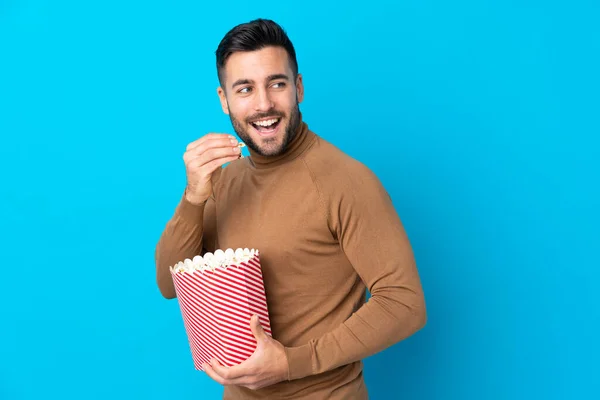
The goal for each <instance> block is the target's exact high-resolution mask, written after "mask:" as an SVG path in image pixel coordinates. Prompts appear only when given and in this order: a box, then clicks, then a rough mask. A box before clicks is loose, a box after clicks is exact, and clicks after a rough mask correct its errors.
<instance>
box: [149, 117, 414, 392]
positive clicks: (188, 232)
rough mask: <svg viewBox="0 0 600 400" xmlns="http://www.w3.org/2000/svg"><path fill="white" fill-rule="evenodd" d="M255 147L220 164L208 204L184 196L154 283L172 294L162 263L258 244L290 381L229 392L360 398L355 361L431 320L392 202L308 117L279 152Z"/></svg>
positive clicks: (163, 242) (160, 248)
mask: <svg viewBox="0 0 600 400" xmlns="http://www.w3.org/2000/svg"><path fill="white" fill-rule="evenodd" d="M250 153H251V154H250V157H247V158H243V159H240V160H237V161H234V162H232V163H230V164H229V165H228V166H226V167H225V168H223V169H221V170H220V171H221V172H220V173H219V174H217V176H215V177H214V179H213V196H212V197H211V198H210V199H209V200H208V201H207V202H206V204H204V205H200V206H196V205H193V204H191V203H189V202H187V201H186V200H185V198H184V197H182V199H181V202H180V203H179V205H178V206H177V207H176V209H175V213H174V215H173V216H172V218H171V219H170V220H169V222H168V223H167V226H166V227H165V230H164V232H163V233H162V236H161V237H160V240H159V242H158V244H157V247H156V273H157V282H158V287H159V289H160V291H161V293H162V295H163V296H164V297H166V298H174V297H175V296H176V295H175V289H174V286H173V282H172V280H171V276H170V272H169V266H171V265H173V264H175V263H177V262H178V261H180V260H184V259H185V258H192V257H193V256H194V255H196V254H201V253H204V252H206V251H211V252H213V251H214V250H215V249H217V248H221V249H226V248H233V249H235V248H238V247H241V248H246V247H247V248H256V249H259V250H260V252H261V265H262V268H263V276H264V284H265V291H266V293H267V303H268V307H269V314H270V320H271V328H272V332H273V338H274V339H276V340H278V341H279V342H281V343H282V344H283V345H284V346H285V350H286V354H287V358H288V365H289V377H288V380H286V381H284V382H280V383H278V384H275V385H273V386H271V387H267V388H263V389H260V390H258V391H251V390H249V389H246V388H241V387H232V386H228V387H226V388H225V391H224V399H279V398H281V399H311V400H318V399H332V400H335V399H367V398H368V395H367V389H366V386H365V383H364V378H363V374H362V367H363V364H362V362H361V359H363V358H365V357H367V356H370V355H372V354H374V353H376V352H379V351H381V350H383V349H385V348H387V347H389V346H390V345H392V344H394V343H396V342H398V341H400V340H402V339H404V338H406V337H408V336H410V335H412V334H413V333H414V332H416V331H417V330H419V329H420V328H421V327H422V326H423V325H424V324H425V320H426V312H425V301H424V297H423V291H422V287H421V283H420V279H419V275H418V272H417V268H416V265H415V260H414V257H413V253H412V250H411V246H410V243H409V241H408V238H407V235H406V233H405V231H404V229H403V226H402V223H401V221H400V219H399V217H398V215H397V213H396V211H395V209H394V207H393V204H392V202H391V199H390V197H389V196H388V194H387V192H386V191H385V189H384V188H383V187H382V185H381V183H380V181H379V180H378V179H377V177H376V176H375V175H374V174H373V173H372V172H371V171H370V170H369V169H368V168H367V167H365V166H364V165H363V164H361V163H360V162H358V161H356V160H354V159H352V158H351V157H349V156H347V155H345V154H344V153H342V152H341V151H340V150H338V149H337V148H336V147H334V146H333V145H332V144H330V143H328V142H327V141H325V140H323V139H322V138H320V137H318V136H317V135H316V134H315V133H313V132H312V131H311V130H309V128H308V126H307V125H306V123H304V122H303V123H302V124H301V125H300V127H299V129H298V131H297V135H296V136H295V138H294V139H293V141H292V142H291V143H290V145H289V147H288V149H287V150H286V152H285V154H283V155H281V156H278V157H262V156H260V155H258V154H255V153H254V152H252V151H250ZM366 289H368V290H369V291H370V294H371V297H370V299H369V301H368V302H366V292H365V290H366ZM400 362H401V361H400Z"/></svg>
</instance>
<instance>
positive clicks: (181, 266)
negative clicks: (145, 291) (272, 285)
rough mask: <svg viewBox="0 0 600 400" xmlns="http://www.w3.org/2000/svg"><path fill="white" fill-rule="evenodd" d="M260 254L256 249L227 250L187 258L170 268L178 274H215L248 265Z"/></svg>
mask: <svg viewBox="0 0 600 400" xmlns="http://www.w3.org/2000/svg"><path fill="white" fill-rule="evenodd" d="M257 254H258V250H255V249H247V248H246V249H241V248H238V249H235V250H233V249H227V250H225V251H223V250H220V249H219V250H216V251H215V252H214V254H213V253H210V252H208V253H206V254H204V256H200V255H197V256H194V258H193V259H191V260H190V259H189V258H186V259H185V260H183V261H179V262H178V263H177V264H175V265H173V266H171V267H169V269H170V271H171V272H177V273H190V274H191V273H194V272H196V271H200V272H204V271H207V270H209V271H211V272H214V271H215V270H216V269H217V268H228V267H229V266H232V265H239V264H241V263H247V262H248V261H250V259H252V258H253V257H254V256H255V255H257Z"/></svg>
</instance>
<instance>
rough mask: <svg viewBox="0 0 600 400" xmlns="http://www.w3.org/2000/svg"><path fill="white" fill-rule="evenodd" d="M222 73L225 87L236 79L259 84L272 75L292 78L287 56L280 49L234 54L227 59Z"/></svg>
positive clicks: (268, 48) (283, 50) (271, 48)
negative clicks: (223, 73)
mask: <svg viewBox="0 0 600 400" xmlns="http://www.w3.org/2000/svg"><path fill="white" fill-rule="evenodd" d="M224 72H225V81H226V82H227V85H231V84H232V83H233V82H235V81H237V80H238V79H248V80H253V81H255V82H260V81H262V80H265V79H266V78H267V77H268V76H270V75H273V74H286V75H288V77H289V78H290V79H291V78H292V69H291V66H290V63H289V58H288V54H287V52H286V51H285V49H284V48H282V47H265V48H263V49H260V50H256V51H239V52H235V53H233V54H232V55H231V56H230V57H229V59H227V62H226V63H225V68H224Z"/></svg>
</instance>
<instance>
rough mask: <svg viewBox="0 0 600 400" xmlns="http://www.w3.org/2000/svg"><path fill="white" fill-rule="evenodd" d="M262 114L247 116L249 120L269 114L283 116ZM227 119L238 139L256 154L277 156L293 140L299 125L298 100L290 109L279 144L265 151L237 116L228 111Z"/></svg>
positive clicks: (274, 114)
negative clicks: (286, 124) (287, 121)
mask: <svg viewBox="0 0 600 400" xmlns="http://www.w3.org/2000/svg"><path fill="white" fill-rule="evenodd" d="M263 114H264V115H255V116H253V117H251V118H249V120H253V119H260V118H264V117H269V116H277V117H281V118H283V117H284V116H283V115H282V114H281V113H263ZM229 119H230V120H231V125H232V126H233V129H234V130H235V132H236V133H237V134H238V136H239V137H240V139H242V141H243V142H244V143H246V146H248V147H249V148H250V149H252V150H253V151H254V152H256V153H257V154H259V155H261V156H263V157H277V156H279V155H281V154H283V153H284V152H285V151H286V150H287V148H288V146H289V144H290V142H291V141H292V140H294V138H295V137H296V132H297V131H298V126H299V125H300V106H299V104H298V102H296V106H295V107H294V108H292V111H291V112H290V120H289V123H288V126H287V127H286V129H285V133H284V136H283V141H282V143H281V145H280V146H279V147H277V148H275V149H271V150H266V151H264V150H262V149H261V148H260V147H259V146H258V144H257V143H256V142H255V141H254V140H252V137H251V136H250V134H249V133H248V131H247V130H246V129H244V126H243V125H242V124H241V123H240V121H239V120H238V119H237V118H235V117H234V116H233V115H232V114H231V112H230V113H229ZM250 129H252V128H250ZM271 140H276V139H275V138H273V139H271ZM267 143H268V141H267Z"/></svg>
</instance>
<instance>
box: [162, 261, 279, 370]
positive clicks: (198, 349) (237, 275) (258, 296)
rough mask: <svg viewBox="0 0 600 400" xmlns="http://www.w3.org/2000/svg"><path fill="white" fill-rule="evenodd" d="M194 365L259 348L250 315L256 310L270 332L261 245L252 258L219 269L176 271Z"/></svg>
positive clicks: (231, 360)
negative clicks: (251, 325) (260, 251)
mask: <svg viewBox="0 0 600 400" xmlns="http://www.w3.org/2000/svg"><path fill="white" fill-rule="evenodd" d="M171 276H172V277H173V283H174V285H175V290H176V293H177V299H178V301H179V307H180V309H181V314H182V317H183V322H184V325H185V330H186V333H187V337H188V340H189V344H190V350H191V352H192V358H193V361H194V368H195V369H197V370H200V371H202V370H203V368H202V364H203V363H205V362H206V363H208V362H210V360H211V359H212V358H216V359H217V360H218V361H219V362H220V363H221V365H225V366H229V367H230V366H233V365H237V364H239V363H241V362H242V361H245V360H246V359H248V358H249V357H250V356H251V355H252V353H253V352H254V350H255V348H256V339H255V338H254V335H253V334H252V331H251V330H250V318H251V317H252V315H254V314H256V315H257V316H258V318H259V321H260V323H261V325H262V327H263V329H264V331H265V333H266V334H267V335H269V336H272V333H271V323H270V320H269V313H268V309H267V299H266V293H265V288H264V284H263V278H262V271H261V267H260V259H259V254H258V251H257V252H256V254H255V255H254V257H252V258H250V259H249V261H248V262H241V263H239V265H230V266H228V267H224V268H223V267H221V268H216V269H215V270H214V271H213V270H204V271H194V272H193V273H190V272H175V271H173V270H172V271H171Z"/></svg>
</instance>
